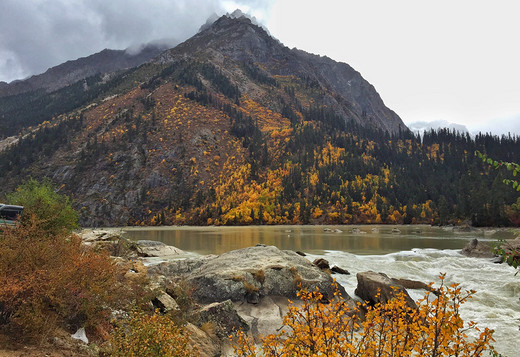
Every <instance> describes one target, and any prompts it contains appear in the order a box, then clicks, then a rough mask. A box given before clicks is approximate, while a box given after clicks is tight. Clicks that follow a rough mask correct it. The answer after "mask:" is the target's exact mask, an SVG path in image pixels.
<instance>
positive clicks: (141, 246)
mask: <svg viewBox="0 0 520 357" xmlns="http://www.w3.org/2000/svg"><path fill="white" fill-rule="evenodd" d="M136 245H137V252H138V254H139V255H140V256H142V257H169V256H173V255H181V254H185V253H184V251H182V250H180V249H179V248H176V247H172V246H170V245H166V244H164V243H163V242H157V241H153V240H138V241H137V242H136Z"/></svg>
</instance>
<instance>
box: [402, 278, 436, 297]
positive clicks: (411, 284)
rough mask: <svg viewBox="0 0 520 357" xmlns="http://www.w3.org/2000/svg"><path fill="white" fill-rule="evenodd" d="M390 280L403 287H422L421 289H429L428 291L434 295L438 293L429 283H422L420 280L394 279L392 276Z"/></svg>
mask: <svg viewBox="0 0 520 357" xmlns="http://www.w3.org/2000/svg"><path fill="white" fill-rule="evenodd" d="M392 280H393V281H394V282H395V283H396V284H399V285H401V286H402V287H403V288H405V289H412V290H416V289H422V290H426V291H430V292H432V293H434V294H435V295H439V291H438V290H436V289H434V288H432V287H431V285H428V284H426V283H423V282H422V281H417V280H410V279H395V278H392Z"/></svg>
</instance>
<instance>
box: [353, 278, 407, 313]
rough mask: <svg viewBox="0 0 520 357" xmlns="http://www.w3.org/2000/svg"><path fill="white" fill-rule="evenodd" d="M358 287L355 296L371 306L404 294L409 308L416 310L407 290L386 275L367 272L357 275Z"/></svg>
mask: <svg viewBox="0 0 520 357" xmlns="http://www.w3.org/2000/svg"><path fill="white" fill-rule="evenodd" d="M356 277H357V281H358V286H357V288H356V291H355V294H356V295H357V296H359V297H360V298H361V299H363V300H365V301H368V303H369V304H371V305H375V304H377V303H386V302H387V301H389V300H391V299H392V298H394V297H395V296H396V293H399V292H403V293H404V294H405V299H406V302H407V304H408V306H409V307H412V308H416V307H417V305H416V304H415V301H414V300H413V299H412V298H411V297H410V295H408V293H407V292H406V290H405V288H404V287H403V286H402V285H401V284H398V283H396V282H395V281H394V280H393V279H391V278H390V277H388V275H386V274H384V273H376V272H373V271H367V272H362V273H357V275H356Z"/></svg>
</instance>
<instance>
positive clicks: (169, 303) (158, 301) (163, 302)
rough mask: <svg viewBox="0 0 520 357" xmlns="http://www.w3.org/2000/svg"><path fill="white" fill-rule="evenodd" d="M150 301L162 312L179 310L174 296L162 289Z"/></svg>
mask: <svg viewBox="0 0 520 357" xmlns="http://www.w3.org/2000/svg"><path fill="white" fill-rule="evenodd" d="M152 303H153V305H154V306H155V307H157V308H158V309H160V310H161V312H163V313H164V312H170V311H177V310H179V305H178V304H177V301H175V299H174V298H172V297H171V296H170V295H168V294H167V293H165V292H164V291H163V292H162V293H161V294H159V296H157V297H156V298H155V299H153V301H152Z"/></svg>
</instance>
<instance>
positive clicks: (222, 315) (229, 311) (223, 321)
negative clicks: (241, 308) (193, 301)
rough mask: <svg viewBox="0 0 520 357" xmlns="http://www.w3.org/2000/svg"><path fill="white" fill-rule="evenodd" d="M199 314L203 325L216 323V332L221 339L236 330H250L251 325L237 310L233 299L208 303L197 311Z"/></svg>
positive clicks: (200, 322)
mask: <svg viewBox="0 0 520 357" xmlns="http://www.w3.org/2000/svg"><path fill="white" fill-rule="evenodd" d="M197 315H198V320H199V324H200V325H201V326H202V325H203V324H205V323H212V324H214V325H215V334H216V336H217V337H219V338H221V339H224V338H227V337H228V336H229V335H230V334H232V333H233V332H234V331H238V330H242V331H244V332H247V331H248V330H249V325H248V324H247V323H246V321H244V319H243V318H242V317H241V316H240V315H239V314H238V312H237V310H235V307H234V305H233V303H232V302H231V300H226V301H223V302H214V303H212V304H209V305H206V306H204V307H203V308H202V309H200V310H199V311H198V312H197Z"/></svg>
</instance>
